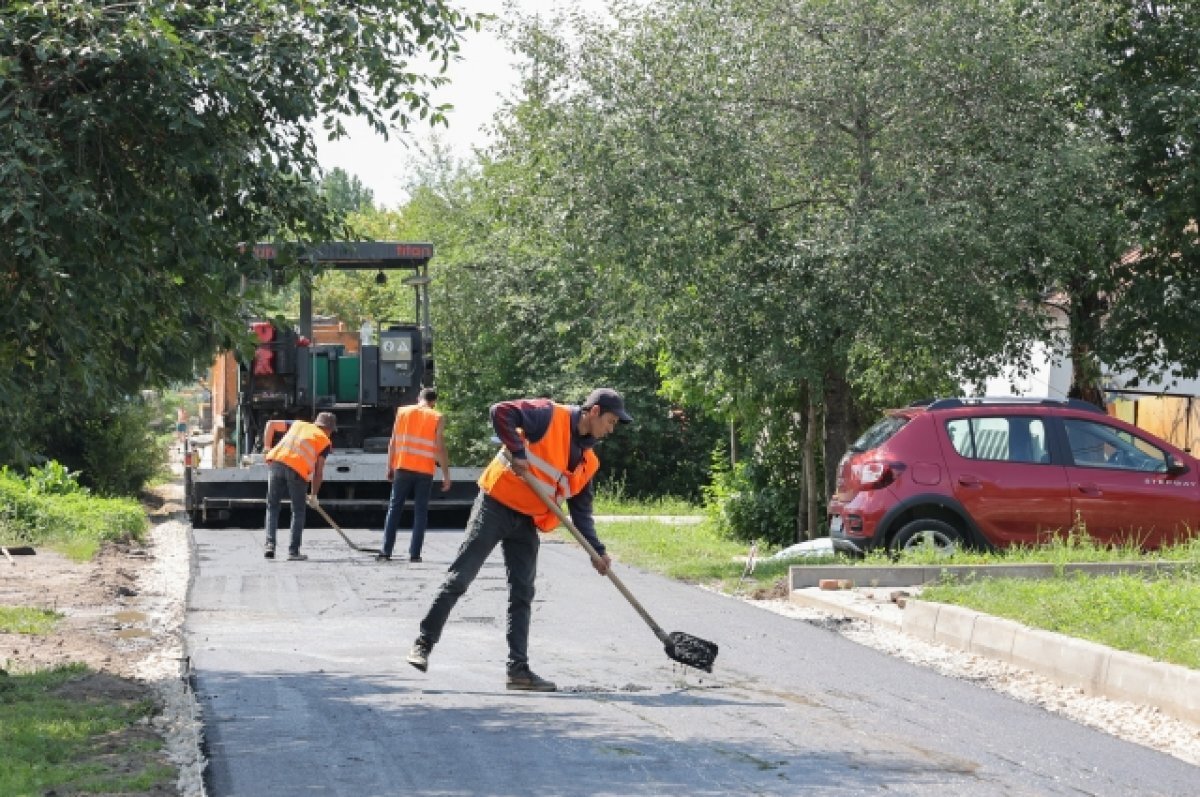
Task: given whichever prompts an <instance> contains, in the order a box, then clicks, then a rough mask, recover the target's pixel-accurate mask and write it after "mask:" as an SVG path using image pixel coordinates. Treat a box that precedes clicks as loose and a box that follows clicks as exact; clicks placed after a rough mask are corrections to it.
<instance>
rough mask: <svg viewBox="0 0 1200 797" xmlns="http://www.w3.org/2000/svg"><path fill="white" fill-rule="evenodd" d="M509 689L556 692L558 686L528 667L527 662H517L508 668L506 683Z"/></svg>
mask: <svg viewBox="0 0 1200 797" xmlns="http://www.w3.org/2000/svg"><path fill="white" fill-rule="evenodd" d="M507 686H508V688H509V689H518V690H520V691H522V692H557V691H558V686H556V685H555V683H554V682H553V681H547V680H546V679H545V678H542V677H541V676H539V675H538V674H537V673H535V672H534V671H533V670H531V669H529V665H528V664H518V665H516V666H513V667H509V668H508V684H507Z"/></svg>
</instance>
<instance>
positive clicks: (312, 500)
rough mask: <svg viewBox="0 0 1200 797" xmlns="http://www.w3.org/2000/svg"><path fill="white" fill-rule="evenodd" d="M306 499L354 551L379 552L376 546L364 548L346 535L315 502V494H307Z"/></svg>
mask: <svg viewBox="0 0 1200 797" xmlns="http://www.w3.org/2000/svg"><path fill="white" fill-rule="evenodd" d="M306 500H307V502H308V505H309V506H311V507H312V508H313V509H315V510H317V514H318V515H320V516H321V517H323V518H325V522H326V523H328V524H329V525H330V527H331V528H333V530H334V531H336V532H337V533H338V534H339V535H340V536H341V538H342V539H343V540H345V541H346V544H347V545H349V546H350V547H351V548H353V549H354V550H356V551H361V552H362V553H379V549H378V548H364V547H362V546H361V545H357V544H355V542H354V540H352V539H350V538H349V537H347V536H346V532H344V531H342V527H341V526H339V525H338V524H336V523H334V522H333V518H331V517H330V516H329V513H328V512H326V511H325V508H324V507H323V506H321V505H320V504H318V503H317V497H316V496H315V495H310V496H308V498H307V499H306Z"/></svg>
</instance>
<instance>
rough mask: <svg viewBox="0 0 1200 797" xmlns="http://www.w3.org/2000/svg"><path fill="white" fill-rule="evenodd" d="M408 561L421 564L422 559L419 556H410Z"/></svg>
mask: <svg viewBox="0 0 1200 797" xmlns="http://www.w3.org/2000/svg"><path fill="white" fill-rule="evenodd" d="M408 561H410V562H420V561H421V557H419V556H410V557H408Z"/></svg>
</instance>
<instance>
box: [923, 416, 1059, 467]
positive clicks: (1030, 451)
mask: <svg viewBox="0 0 1200 797" xmlns="http://www.w3.org/2000/svg"><path fill="white" fill-rule="evenodd" d="M946 435H947V436H948V437H949V438H950V443H951V444H952V445H953V446H954V450H955V451H957V452H958V453H959V454H960V455H961V456H963V457H966V458H967V459H990V460H998V461H1003V462H1033V463H1040V462H1049V461H1050V454H1049V451H1048V448H1047V446H1046V428H1045V425H1044V424H1043V423H1042V421H1041V419H1040V418H1033V417H1029V416H1014V417H993V418H989V417H972V418H955V419H954V420H951V421H947V422H946Z"/></svg>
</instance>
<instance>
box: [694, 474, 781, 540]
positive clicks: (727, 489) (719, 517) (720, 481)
mask: <svg viewBox="0 0 1200 797" xmlns="http://www.w3.org/2000/svg"><path fill="white" fill-rule="evenodd" d="M719 457H720V453H719V452H718V454H717V455H716V456H715V457H714V468H713V481H712V484H711V485H710V486H709V487H708V488H707V489H706V491H705V493H706V495H705V508H706V510H707V511H708V513H709V515H710V516H712V517H713V518H714V519H715V520H716V522H717V523H718V525H719V527H720V528H721V529H722V530H723V531H724V532H725V533H726V534H728V535H729V536H730V537H731V538H733V539H735V540H742V541H744V542H753V541H754V540H765V541H767V542H769V543H772V544H774V545H790V544H791V543H792V542H794V541H795V536H796V502H795V497H794V495H793V494H792V491H791V490H788V489H785V488H782V487H778V486H776V485H773V484H770V483H766V484H761V483H759V482H761V481H765V479H766V476H767V474H766V473H764V472H762V470H761V468H760V467H759V466H757V465H756V464H755V463H754V462H753V461H752V460H743V461H742V462H739V463H738V464H737V465H736V466H734V467H733V469H730V468H729V467H728V466H721V464H720V460H719Z"/></svg>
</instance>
